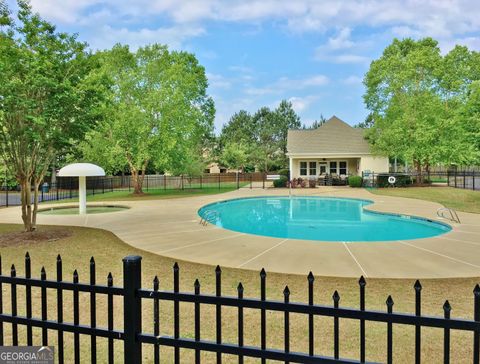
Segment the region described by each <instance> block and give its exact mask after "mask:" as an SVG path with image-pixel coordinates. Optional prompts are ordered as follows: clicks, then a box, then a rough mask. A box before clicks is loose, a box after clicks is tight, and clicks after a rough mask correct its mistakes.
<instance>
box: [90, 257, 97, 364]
mask: <svg viewBox="0 0 480 364" xmlns="http://www.w3.org/2000/svg"><path fill="white" fill-rule="evenodd" d="M95 280H96V279H95V259H94V258H93V257H91V258H90V285H91V286H95V283H96V282H95ZM90 327H92V328H96V327H97V304H96V299H95V292H93V291H92V292H90ZM90 361H91V363H92V364H95V363H96V362H97V337H96V335H95V334H93V335H91V336H90Z"/></svg>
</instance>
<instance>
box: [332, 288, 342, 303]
mask: <svg viewBox="0 0 480 364" xmlns="http://www.w3.org/2000/svg"><path fill="white" fill-rule="evenodd" d="M332 298H333V300H334V301H337V302H338V301H340V295H339V294H338V291H337V290H335V292H333V296H332Z"/></svg>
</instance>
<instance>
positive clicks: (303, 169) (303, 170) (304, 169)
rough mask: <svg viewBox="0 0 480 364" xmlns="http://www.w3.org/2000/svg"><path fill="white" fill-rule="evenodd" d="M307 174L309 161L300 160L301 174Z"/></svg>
mask: <svg viewBox="0 0 480 364" xmlns="http://www.w3.org/2000/svg"><path fill="white" fill-rule="evenodd" d="M306 175H307V162H300V176H306Z"/></svg>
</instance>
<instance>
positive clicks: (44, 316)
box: [40, 267, 48, 346]
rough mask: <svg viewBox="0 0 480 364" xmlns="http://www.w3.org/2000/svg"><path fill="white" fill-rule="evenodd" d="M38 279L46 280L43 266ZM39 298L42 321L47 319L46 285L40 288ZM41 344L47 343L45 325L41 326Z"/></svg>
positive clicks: (45, 344)
mask: <svg viewBox="0 0 480 364" xmlns="http://www.w3.org/2000/svg"><path fill="white" fill-rule="evenodd" d="M40 279H41V280H42V281H46V280H47V272H46V271H45V267H42V270H41V271H40ZM40 295H41V300H42V321H47V287H46V286H42V288H41V293H40ZM42 345H43V346H47V345H48V332H47V328H46V327H42Z"/></svg>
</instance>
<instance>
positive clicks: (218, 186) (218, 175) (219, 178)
mask: <svg viewBox="0 0 480 364" xmlns="http://www.w3.org/2000/svg"><path fill="white" fill-rule="evenodd" d="M218 189H220V174H219V175H218Z"/></svg>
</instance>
